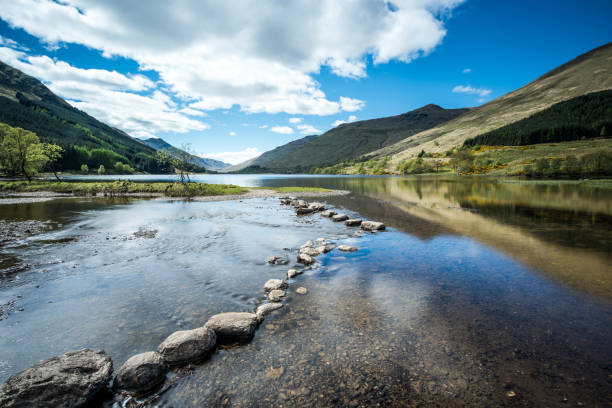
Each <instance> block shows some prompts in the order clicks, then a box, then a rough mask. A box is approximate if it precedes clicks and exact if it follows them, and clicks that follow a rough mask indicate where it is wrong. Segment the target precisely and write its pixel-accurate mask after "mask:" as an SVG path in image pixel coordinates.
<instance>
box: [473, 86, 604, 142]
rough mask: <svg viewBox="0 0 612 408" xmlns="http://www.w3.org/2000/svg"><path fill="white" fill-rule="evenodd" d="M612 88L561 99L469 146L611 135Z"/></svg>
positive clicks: (554, 140)
mask: <svg viewBox="0 0 612 408" xmlns="http://www.w3.org/2000/svg"><path fill="white" fill-rule="evenodd" d="M611 134H612V90H610V91H601V92H593V93H590V94H586V95H581V96H577V97H575V98H572V99H569V100H567V101H563V102H559V103H556V104H554V105H552V106H551V107H549V108H546V109H544V110H543V111H540V112H538V113H535V114H533V115H532V116H529V117H528V118H525V119H521V120H519V121H518V122H514V123H511V124H509V125H506V126H502V127H501V128H499V129H495V130H492V131H490V132H487V133H485V134H482V135H479V136H476V137H475V138H473V139H468V140H466V141H465V142H464V145H465V146H477V145H487V146H499V145H503V146H524V145H531V144H538V143H553V142H567V141H572V140H583V139H593V138H596V137H609V136H610V135H611Z"/></svg>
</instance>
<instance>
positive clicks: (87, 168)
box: [81, 164, 89, 173]
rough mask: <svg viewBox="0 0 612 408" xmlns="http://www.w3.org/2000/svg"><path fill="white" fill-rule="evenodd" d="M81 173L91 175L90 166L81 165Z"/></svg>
mask: <svg viewBox="0 0 612 408" xmlns="http://www.w3.org/2000/svg"><path fill="white" fill-rule="evenodd" d="M81 173H89V166H88V165H86V164H81Z"/></svg>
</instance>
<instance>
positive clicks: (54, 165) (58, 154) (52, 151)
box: [43, 143, 64, 181]
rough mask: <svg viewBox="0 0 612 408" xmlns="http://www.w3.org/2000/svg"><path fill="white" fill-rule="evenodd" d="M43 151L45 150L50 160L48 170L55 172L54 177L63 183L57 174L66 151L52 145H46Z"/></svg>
mask: <svg viewBox="0 0 612 408" xmlns="http://www.w3.org/2000/svg"><path fill="white" fill-rule="evenodd" d="M43 149H44V152H45V155H46V156H47V158H48V159H49V161H48V162H47V168H48V169H49V170H51V171H52V172H53V175H54V176H55V178H56V179H57V181H62V180H61V179H60V178H59V176H58V175H57V172H58V171H59V170H60V168H59V166H60V164H59V163H60V159H61V158H62V156H63V153H64V149H62V148H61V147H60V146H58V145H55V144H51V143H45V145H44V147H43Z"/></svg>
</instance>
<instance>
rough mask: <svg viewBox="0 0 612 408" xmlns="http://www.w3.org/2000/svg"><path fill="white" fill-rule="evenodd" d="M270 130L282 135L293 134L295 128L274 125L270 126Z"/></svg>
mask: <svg viewBox="0 0 612 408" xmlns="http://www.w3.org/2000/svg"><path fill="white" fill-rule="evenodd" d="M270 131H272V132H274V133H280V134H282V135H292V134H293V129H292V128H290V127H289V126H273V127H271V128H270Z"/></svg>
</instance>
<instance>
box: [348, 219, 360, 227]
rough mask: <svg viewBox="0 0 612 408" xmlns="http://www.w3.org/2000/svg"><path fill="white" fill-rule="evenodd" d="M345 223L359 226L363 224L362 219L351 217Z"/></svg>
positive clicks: (349, 225) (350, 225)
mask: <svg viewBox="0 0 612 408" xmlns="http://www.w3.org/2000/svg"><path fill="white" fill-rule="evenodd" d="M344 225H346V226H347V227H358V226H360V225H361V220H358V219H349V220H346V221H344Z"/></svg>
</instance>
